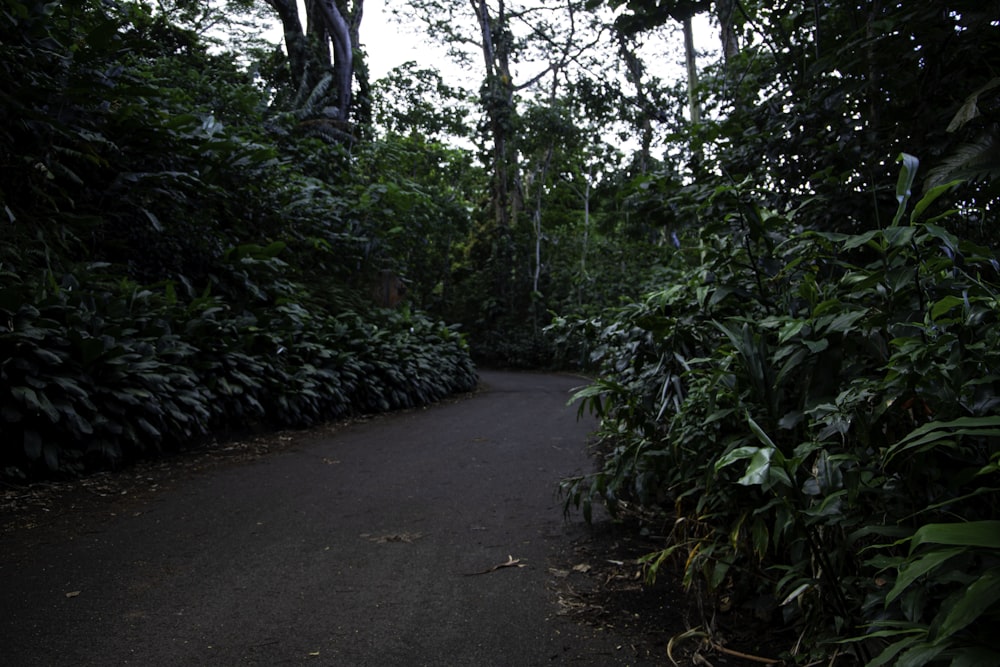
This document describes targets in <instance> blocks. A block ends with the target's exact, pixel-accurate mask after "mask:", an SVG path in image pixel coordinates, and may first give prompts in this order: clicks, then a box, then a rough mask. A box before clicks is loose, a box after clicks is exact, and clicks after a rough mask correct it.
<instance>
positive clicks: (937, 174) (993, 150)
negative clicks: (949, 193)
mask: <svg viewBox="0 0 1000 667" xmlns="http://www.w3.org/2000/svg"><path fill="white" fill-rule="evenodd" d="M997 177H1000V128H997V127H996V126H994V127H992V128H990V129H989V130H987V131H986V132H984V133H982V134H980V135H979V137H977V138H976V140H975V141H973V142H970V143H967V144H962V145H961V146H959V147H958V148H956V149H955V150H954V152H952V154H951V155H948V156H947V157H945V158H944V159H943V160H942V161H941V162H940V163H939V164H938V165H936V166H935V167H934V168H933V169H931V170H930V171H929V172H928V173H927V179H926V180H925V181H924V188H925V189H926V190H930V189H931V188H934V187H936V186H938V185H943V184H944V183H948V182H950V181H954V180H965V181H980V180H986V179H996V178H997Z"/></svg>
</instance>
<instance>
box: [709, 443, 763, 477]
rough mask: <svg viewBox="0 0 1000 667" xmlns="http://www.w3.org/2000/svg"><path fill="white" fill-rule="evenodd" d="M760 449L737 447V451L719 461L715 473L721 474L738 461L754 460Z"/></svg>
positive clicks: (727, 453) (716, 463) (728, 453)
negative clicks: (721, 471)
mask: <svg viewBox="0 0 1000 667" xmlns="http://www.w3.org/2000/svg"><path fill="white" fill-rule="evenodd" d="M759 449H760V447H752V446H747V447H737V448H736V449H734V450H732V451H730V452H726V454H724V455H723V456H722V457H721V458H720V459H719V460H718V461H716V462H715V472H719V471H720V470H722V469H723V468H725V467H726V466H728V465H732V464H733V463H736V462H737V461H742V460H743V459H749V458H752V457H753V455H754V454H756V453H757V451H758V450H759Z"/></svg>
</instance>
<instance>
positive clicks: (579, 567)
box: [573, 563, 590, 573]
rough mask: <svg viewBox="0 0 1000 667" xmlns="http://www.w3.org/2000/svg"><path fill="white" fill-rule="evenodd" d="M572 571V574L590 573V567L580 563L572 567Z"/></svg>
mask: <svg viewBox="0 0 1000 667" xmlns="http://www.w3.org/2000/svg"><path fill="white" fill-rule="evenodd" d="M573 571H574V572H583V573H587V572H590V565H589V564H587V563H580V564H579V565H574V566H573Z"/></svg>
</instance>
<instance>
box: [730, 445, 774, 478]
mask: <svg viewBox="0 0 1000 667" xmlns="http://www.w3.org/2000/svg"><path fill="white" fill-rule="evenodd" d="M775 451H777V450H775V449H774V448H773V447H761V448H759V449H758V450H757V451H756V452H755V453H754V455H753V456H752V457H751V458H750V463H749V464H748V465H747V470H746V472H745V473H743V476H742V477H740V478H739V480H737V484H741V485H743V486H756V485H759V484H764V483H765V482H766V481H768V471H769V470H770V469H771V457H772V456H774V453H775Z"/></svg>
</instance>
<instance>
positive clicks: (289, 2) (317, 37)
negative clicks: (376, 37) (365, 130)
mask: <svg viewBox="0 0 1000 667" xmlns="http://www.w3.org/2000/svg"><path fill="white" fill-rule="evenodd" d="M266 2H267V4H268V5H270V6H271V7H272V8H273V9H274V11H275V13H277V15H278V18H279V19H280V20H281V27H282V31H283V33H284V38H285V52H286V53H287V54H288V64H289V67H290V68H291V73H292V77H293V80H294V81H295V82H296V86H297V87H298V88H299V89H300V90H302V91H305V95H307V96H308V95H309V94H311V93H312V91H313V90H314V89H315V88H316V86H317V85H318V84H319V82H320V81H321V80H322V79H323V77H324V76H325V75H326V73H327V72H332V74H333V79H334V81H333V83H334V86H335V97H334V98H333V100H332V101H333V102H334V104H333V105H332V108H333V109H334V110H335V114H336V115H337V117H338V118H339V119H340V120H344V121H346V120H347V119H348V116H349V114H350V107H351V86H352V83H353V79H354V47H355V44H356V43H357V34H358V26H359V24H360V20H361V11H362V8H363V0H354V4H353V10H352V11H351V12H349V13H348V14H347V16H350V17H351V19H352V21H351V22H350V23H349V22H348V20H347V18H345V12H347V9H346V7H341V6H339V5H338V4H337V2H336V0H306V19H307V23H306V25H305V27H303V25H302V20H301V17H300V16H299V11H298V3H297V1H296V0H266ZM331 45H332V47H333V49H332V58H331ZM331 60H332V62H331Z"/></svg>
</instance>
